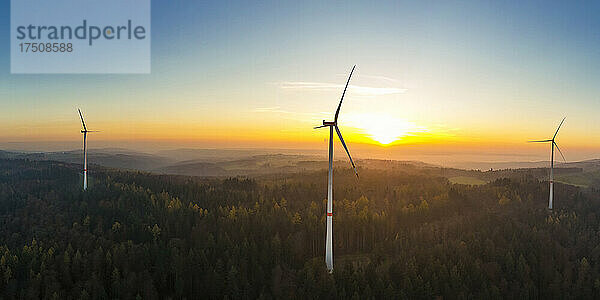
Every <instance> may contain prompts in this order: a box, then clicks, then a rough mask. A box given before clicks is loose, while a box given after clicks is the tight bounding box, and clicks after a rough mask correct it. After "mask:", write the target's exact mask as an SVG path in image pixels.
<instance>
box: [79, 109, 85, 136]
mask: <svg viewBox="0 0 600 300" xmlns="http://www.w3.org/2000/svg"><path fill="white" fill-rule="evenodd" d="M77 111H78V112H79V117H80V118H81V124H82V125H83V130H85V131H87V128H86V127H85V121H83V115H82V114H81V110H80V109H79V108H78V109H77Z"/></svg>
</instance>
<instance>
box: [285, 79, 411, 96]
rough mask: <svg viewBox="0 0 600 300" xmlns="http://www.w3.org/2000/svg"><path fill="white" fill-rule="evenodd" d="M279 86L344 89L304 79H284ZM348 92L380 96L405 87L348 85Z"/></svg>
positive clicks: (314, 89)
mask: <svg viewBox="0 0 600 300" xmlns="http://www.w3.org/2000/svg"><path fill="white" fill-rule="evenodd" d="M279 86H280V87H281V88H282V89H284V90H304V91H317V92H322V91H340V90H342V89H344V85H342V84H335V83H322V82H304V81H284V82H281V83H280V85H279ZM348 92H350V93H352V94H353V95H358V96H382V95H393V94H402V93H404V92H406V89H402V88H384V87H367V86H358V85H349V86H348Z"/></svg>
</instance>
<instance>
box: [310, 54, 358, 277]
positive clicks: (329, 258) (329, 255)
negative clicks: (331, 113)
mask: <svg viewBox="0 0 600 300" xmlns="http://www.w3.org/2000/svg"><path fill="white" fill-rule="evenodd" d="M354 68H356V65H355V66H354V67H352V71H350V76H348V81H347V82H346V87H344V92H343V93H342V98H341V99H340V104H339V105H338V107H337V110H336V111H335V118H334V120H333V122H326V121H325V120H323V125H321V126H317V127H315V129H317V128H323V127H329V175H328V181H327V236H326V245H325V263H326V264H327V269H328V270H329V272H330V273H331V272H333V224H332V222H333V129H334V128H335V131H336V132H337V135H338V137H339V138H340V142H342V146H344V149H345V150H346V153H347V154H348V157H349V158H350V163H351V164H352V168H354V173H355V174H356V177H358V172H357V171H356V166H355V165H354V161H353V160H352V156H350V151H348V147H346V143H345V142H344V138H343V137H342V133H341V132H340V129H339V128H338V126H337V120H338V116H339V114H340V108H341V107H342V101H344V95H345V94H346V89H347V88H348V83H350V78H351V77H352V73H353V72H354Z"/></svg>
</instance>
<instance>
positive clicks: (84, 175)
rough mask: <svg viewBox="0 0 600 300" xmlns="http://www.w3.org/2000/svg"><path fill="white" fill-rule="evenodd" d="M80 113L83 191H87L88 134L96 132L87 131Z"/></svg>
mask: <svg viewBox="0 0 600 300" xmlns="http://www.w3.org/2000/svg"><path fill="white" fill-rule="evenodd" d="M77 111H78V112H79V117H80V118H81V125H83V129H82V130H81V133H83V190H84V191H85V190H87V134H88V132H95V131H91V130H87V127H86V126H85V121H84V120H83V114H82V113H81V110H80V109H77Z"/></svg>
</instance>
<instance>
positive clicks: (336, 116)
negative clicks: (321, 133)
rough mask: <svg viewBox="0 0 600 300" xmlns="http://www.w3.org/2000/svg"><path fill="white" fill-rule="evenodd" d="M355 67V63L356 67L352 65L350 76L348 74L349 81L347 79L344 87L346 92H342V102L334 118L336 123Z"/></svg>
mask: <svg viewBox="0 0 600 300" xmlns="http://www.w3.org/2000/svg"><path fill="white" fill-rule="evenodd" d="M354 68H356V65H354V67H352V71H350V76H348V81H346V87H344V92H343V93H342V98H341V99H340V104H339V105H338V108H337V110H336V111H335V118H334V119H333V121H334V122H336V123H337V119H338V115H339V114H340V108H341V107H342V101H344V95H346V89H347V88H348V84H349V83H350V78H351V77H352V73H354Z"/></svg>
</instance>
